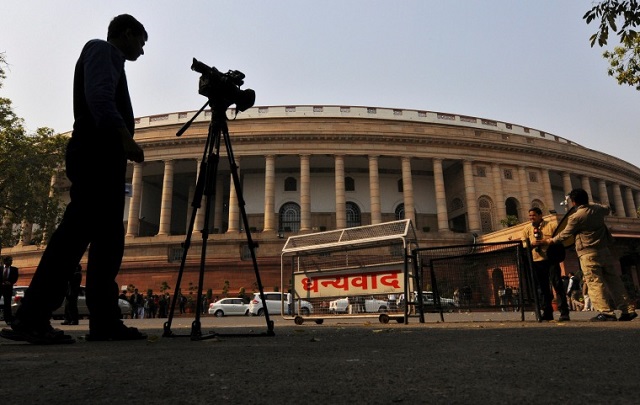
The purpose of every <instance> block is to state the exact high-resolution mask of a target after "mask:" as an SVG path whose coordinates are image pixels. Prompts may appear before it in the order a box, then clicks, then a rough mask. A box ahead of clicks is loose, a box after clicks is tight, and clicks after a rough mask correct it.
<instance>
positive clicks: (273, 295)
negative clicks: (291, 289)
mask: <svg viewBox="0 0 640 405" xmlns="http://www.w3.org/2000/svg"><path fill="white" fill-rule="evenodd" d="M264 298H265V300H266V301H267V309H268V310H269V314H270V315H280V313H281V312H282V311H281V308H282V300H283V299H284V311H285V314H286V315H290V314H289V308H288V304H287V302H288V301H287V299H288V298H289V294H288V293H281V292H265V293H264ZM292 304H293V309H294V311H297V309H298V300H295V301H294V302H293V303H292ZM299 305H300V315H303V316H308V315H311V314H312V313H313V305H311V303H310V302H309V301H305V300H300V301H299ZM249 315H258V316H262V315H264V305H263V304H262V300H261V299H260V293H254V294H253V299H252V300H251V302H250V303H249Z"/></svg>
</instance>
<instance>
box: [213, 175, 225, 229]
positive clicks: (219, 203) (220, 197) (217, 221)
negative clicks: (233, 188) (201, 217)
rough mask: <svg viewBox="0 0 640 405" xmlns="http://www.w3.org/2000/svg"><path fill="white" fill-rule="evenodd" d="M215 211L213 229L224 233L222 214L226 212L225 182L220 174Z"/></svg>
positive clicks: (217, 181) (217, 182) (217, 183)
mask: <svg viewBox="0 0 640 405" xmlns="http://www.w3.org/2000/svg"><path fill="white" fill-rule="evenodd" d="M214 207H215V208H214V212H213V229H214V231H215V230H216V229H217V230H218V231H217V233H222V219H223V218H222V214H223V213H224V182H223V181H222V177H220V175H218V178H217V179H216V197H215V202H214Z"/></svg>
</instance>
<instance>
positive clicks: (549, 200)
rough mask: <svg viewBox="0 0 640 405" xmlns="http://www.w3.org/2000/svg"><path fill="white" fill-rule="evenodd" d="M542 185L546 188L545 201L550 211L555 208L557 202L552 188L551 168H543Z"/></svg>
mask: <svg viewBox="0 0 640 405" xmlns="http://www.w3.org/2000/svg"><path fill="white" fill-rule="evenodd" d="M542 187H543V188H544V200H545V201H544V203H545V205H546V206H547V209H548V211H551V210H555V209H556V204H555V201H553V190H551V178H550V177H549V169H542Z"/></svg>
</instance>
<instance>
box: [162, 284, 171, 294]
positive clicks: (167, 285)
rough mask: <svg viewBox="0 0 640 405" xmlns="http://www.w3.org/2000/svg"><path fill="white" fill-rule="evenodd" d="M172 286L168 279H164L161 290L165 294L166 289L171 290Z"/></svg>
mask: <svg viewBox="0 0 640 405" xmlns="http://www.w3.org/2000/svg"><path fill="white" fill-rule="evenodd" d="M170 289H171V287H170V286H169V283H167V282H166V281H163V282H162V283H161V284H160V292H161V293H163V294H164V292H165V291H167V290H170Z"/></svg>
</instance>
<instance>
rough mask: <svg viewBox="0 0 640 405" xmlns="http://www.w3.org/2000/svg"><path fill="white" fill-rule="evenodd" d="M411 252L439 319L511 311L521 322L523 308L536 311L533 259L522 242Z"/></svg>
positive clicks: (537, 305) (537, 311)
mask: <svg viewBox="0 0 640 405" xmlns="http://www.w3.org/2000/svg"><path fill="white" fill-rule="evenodd" d="M413 255H414V256H415V257H416V258H417V260H416V261H415V272H416V274H417V275H419V279H420V280H422V287H423V290H424V291H428V292H429V293H430V294H432V297H433V298H432V308H433V309H435V310H436V312H439V313H440V319H441V320H442V321H444V313H446V312H449V311H451V310H454V311H456V312H468V311H515V312H520V314H521V320H524V319H525V310H527V309H528V310H534V311H535V312H534V313H535V314H539V301H538V296H537V294H536V293H535V291H536V288H535V284H534V280H533V273H532V270H531V262H530V260H529V257H528V254H527V250H526V249H525V248H524V247H523V246H522V243H521V242H520V241H517V242H515V241H510V242H500V243H485V244H474V245H457V246H445V247H435V248H423V249H415V250H413ZM423 296H424V294H423ZM417 304H418V303H417V302H415V301H414V305H417ZM423 308H425V306H424V304H423Z"/></svg>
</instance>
